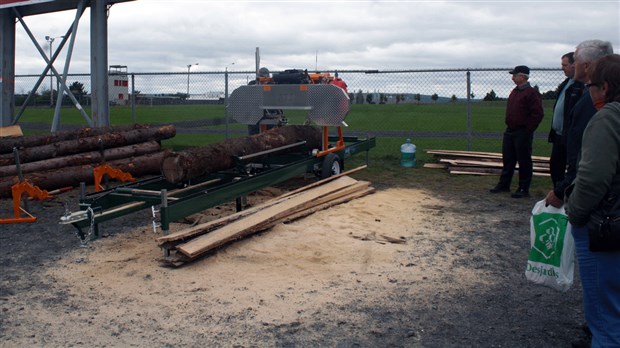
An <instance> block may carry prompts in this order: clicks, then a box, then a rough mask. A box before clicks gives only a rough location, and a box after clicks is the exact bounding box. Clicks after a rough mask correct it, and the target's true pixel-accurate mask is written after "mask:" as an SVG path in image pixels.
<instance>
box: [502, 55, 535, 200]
mask: <svg viewBox="0 0 620 348" xmlns="http://www.w3.org/2000/svg"><path fill="white" fill-rule="evenodd" d="M509 73H510V74H511V75H512V81H513V82H514V83H515V85H517V86H516V87H515V88H514V89H513V90H512V92H510V95H509V96H508V103H507V105H506V131H505V132H504V139H503V141H502V162H503V168H502V173H501V175H500V178H499V182H498V184H497V185H496V186H495V187H493V188H492V189H491V192H492V193H498V192H510V183H511V181H512V176H513V174H514V171H515V167H516V165H517V163H519V185H518V186H517V189H516V191H515V192H514V193H513V194H512V195H511V197H512V198H523V197H529V195H530V192H529V190H530V184H531V183H532V174H533V166H532V142H533V140H534V131H535V130H536V128H538V125H539V124H540V122H541V121H542V119H543V116H544V111H543V106H542V98H541V96H540V93H538V91H537V90H536V89H534V88H533V87H532V86H531V85H530V83H529V82H528V80H529V78H530V68H528V67H527V66H525V65H518V66H516V67H515V68H514V69H512V70H510V71H509Z"/></svg>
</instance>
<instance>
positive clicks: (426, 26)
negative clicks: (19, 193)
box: [16, 0, 620, 74]
mask: <svg viewBox="0 0 620 348" xmlns="http://www.w3.org/2000/svg"><path fill="white" fill-rule="evenodd" d="M619 13H620V2H618V1H591V2H576V1H519V2H517V1H390V2H388V1H189V0H179V1H170V0H168V1H163V0H138V1H133V2H126V3H119V4H116V5H114V6H112V7H111V9H110V12H109V30H108V31H109V63H110V64H122V65H127V66H128V67H129V71H136V72H144V71H153V72H158V71H184V70H185V69H186V66H187V64H191V63H195V62H198V63H200V65H198V66H196V67H194V68H192V69H193V70H192V71H221V70H223V69H224V67H226V66H229V67H234V69H235V70H252V69H253V68H254V50H255V48H256V47H260V49H261V57H262V62H261V63H262V64H263V65H267V66H269V67H271V68H272V70H279V69H286V68H308V69H314V67H315V65H316V66H317V68H319V69H382V70H384V69H385V70H387V69H434V68H441V69H446V68H466V67H473V68H483V67H511V66H514V65H517V64H528V65H530V66H532V67H557V66H558V65H559V57H560V56H561V55H562V54H564V53H566V52H568V51H570V50H572V49H573V48H574V46H575V45H576V44H577V43H579V42H580V41H583V40H586V39H591V38H600V39H605V40H610V41H611V42H612V43H613V44H614V46H615V48H616V50H617V51H620V24H619V23H620V18H619V17H620V14H619ZM74 16H75V11H65V12H62V13H54V14H46V15H39V16H31V17H26V18H25V21H26V23H27V24H28V26H29V27H30V29H31V30H32V31H33V33H34V35H35V37H36V38H37V40H39V43H40V44H41V45H42V46H43V48H44V50H46V51H47V50H48V49H49V46H47V43H46V42H45V40H44V37H45V36H46V35H50V36H59V35H63V34H64V33H65V32H66V30H67V28H68V27H69V26H70V24H71V21H72V20H73V17H74ZM89 20H90V12H89V11H88V10H87V11H86V13H85V14H84V16H83V17H82V20H81V22H80V27H79V30H78V37H77V41H76V46H75V52H74V53H73V60H72V63H71V70H70V71H71V72H87V71H88V69H89V65H90V61H89V51H90V46H89V45H90V44H89V38H90V32H89V31H90V24H89ZM17 27H18V29H17V44H16V47H17V57H16V61H17V62H16V72H17V74H25V73H39V72H40V71H42V70H43V68H44V66H45V64H44V62H43V59H41V58H40V55H39V53H38V52H37V51H36V50H35V49H34V48H33V46H32V43H31V42H30V40H29V39H28V37H27V36H26V34H25V32H24V30H23V29H22V28H21V25H19V24H18V25H17ZM59 42H60V39H58V40H57V41H56V42H55V43H54V45H56V44H58V43H59ZM55 47H57V46H55ZM65 56H66V52H63V54H62V56H61V57H62V59H60V62H59V63H57V64H62V61H63V60H64V57H65ZM33 57H34V58H39V63H38V64H37V63H36V62H33V59H32V58H33ZM317 58H318V59H317ZM233 62H234V63H235V64H234V66H233V65H231V63H233ZM58 66H59V65H57V67H58ZM59 70H62V69H59Z"/></svg>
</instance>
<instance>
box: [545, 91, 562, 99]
mask: <svg viewBox="0 0 620 348" xmlns="http://www.w3.org/2000/svg"><path fill="white" fill-rule="evenodd" d="M557 97H558V92H557V91H546V92H545V93H543V94H542V98H543V99H547V100H553V99H556V98H557Z"/></svg>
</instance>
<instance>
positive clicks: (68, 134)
mask: <svg viewBox="0 0 620 348" xmlns="http://www.w3.org/2000/svg"><path fill="white" fill-rule="evenodd" d="M150 127H151V126H149V125H140V124H135V125H123V126H113V127H100V128H89V127H85V128H80V129H76V130H66V131H59V132H55V133H46V134H33V135H24V136H9V137H4V138H0V154H4V153H12V152H13V148H14V147H16V148H18V149H19V148H21V147H33V146H42V145H47V144H52V143H57V142H59V141H65V140H76V139H80V138H88V137H93V136H96V135H101V134H105V133H110V132H126V131H130V130H133V129H142V128H150Z"/></svg>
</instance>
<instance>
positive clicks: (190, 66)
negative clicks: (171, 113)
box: [187, 63, 198, 99]
mask: <svg viewBox="0 0 620 348" xmlns="http://www.w3.org/2000/svg"><path fill="white" fill-rule="evenodd" d="M192 65H198V63H194V64H187V99H189V69H191V68H192Z"/></svg>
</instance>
